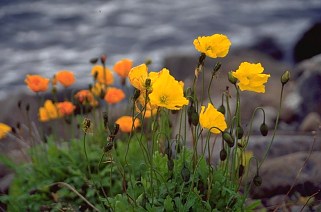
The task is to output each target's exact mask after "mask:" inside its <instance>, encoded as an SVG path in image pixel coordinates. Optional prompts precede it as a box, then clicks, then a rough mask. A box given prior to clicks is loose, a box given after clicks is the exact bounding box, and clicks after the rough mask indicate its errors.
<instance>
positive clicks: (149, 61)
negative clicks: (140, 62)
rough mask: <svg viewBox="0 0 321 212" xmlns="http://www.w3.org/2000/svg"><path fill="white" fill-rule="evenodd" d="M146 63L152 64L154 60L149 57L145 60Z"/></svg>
mask: <svg viewBox="0 0 321 212" xmlns="http://www.w3.org/2000/svg"><path fill="white" fill-rule="evenodd" d="M144 63H145V65H146V66H149V65H150V64H152V60H151V59H147V60H145V62H144Z"/></svg>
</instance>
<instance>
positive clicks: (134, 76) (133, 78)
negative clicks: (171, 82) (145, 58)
mask: <svg viewBox="0 0 321 212" xmlns="http://www.w3.org/2000/svg"><path fill="white" fill-rule="evenodd" d="M157 77H158V73H156V72H150V73H148V67H147V65H146V64H141V65H139V66H135V67H133V68H132V69H131V70H130V72H129V74H128V78H129V82H130V84H131V85H132V86H134V87H135V88H137V89H138V90H140V91H146V90H148V91H151V88H152V87H151V86H152V84H153V83H154V81H155V80H156V79H157ZM147 79H149V80H150V82H149V83H150V84H149V85H148V84H147Z"/></svg>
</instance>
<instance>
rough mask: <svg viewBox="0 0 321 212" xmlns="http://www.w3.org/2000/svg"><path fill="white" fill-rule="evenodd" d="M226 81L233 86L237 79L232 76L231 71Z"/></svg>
mask: <svg viewBox="0 0 321 212" xmlns="http://www.w3.org/2000/svg"><path fill="white" fill-rule="evenodd" d="M228 81H229V82H230V83H232V84H233V85H235V84H236V82H237V79H236V78H235V77H234V76H233V73H232V71H229V72H228Z"/></svg>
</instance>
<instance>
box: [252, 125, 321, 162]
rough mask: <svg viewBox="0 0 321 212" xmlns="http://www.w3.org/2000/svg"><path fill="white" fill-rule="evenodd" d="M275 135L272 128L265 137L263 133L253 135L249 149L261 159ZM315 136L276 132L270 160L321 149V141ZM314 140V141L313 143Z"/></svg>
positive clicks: (269, 155) (269, 154) (269, 156)
mask: <svg viewBox="0 0 321 212" xmlns="http://www.w3.org/2000/svg"><path fill="white" fill-rule="evenodd" d="M272 137H273V132H272V129H271V130H270V133H269V135H268V136H266V137H263V136H261V135H252V136H251V137H250V139H249V144H248V147H247V150H249V151H252V152H253V155H254V156H255V157H256V158H257V159H259V160H261V159H262V158H263V155H264V154H265V152H266V150H267V146H268V145H269V144H270V142H271V139H272ZM315 139H316V138H315V136H314V135H312V134H310V135H309V134H306V135H300V134H298V133H295V134H284V135H282V134H279V132H277V133H276V136H275V138H274V141H273V143H272V146H271V149H270V151H269V153H268V160H270V159H273V158H277V157H280V156H285V155H287V154H291V153H295V152H300V151H305V152H308V151H310V150H311V149H312V147H313V149H312V151H320V149H321V142H316V140H315ZM313 142H314V143H313Z"/></svg>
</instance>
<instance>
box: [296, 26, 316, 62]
mask: <svg viewBox="0 0 321 212" xmlns="http://www.w3.org/2000/svg"><path fill="white" fill-rule="evenodd" d="M320 37H321V22H316V23H314V24H313V25H312V26H311V27H310V28H309V29H307V30H306V31H305V32H304V33H303V35H302V37H301V38H299V40H298V41H297V43H296V44H295V46H294V50H293V57H294V61H295V62H300V61H302V60H305V59H308V58H311V57H313V56H315V55H317V54H320V53H321V39H320Z"/></svg>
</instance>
